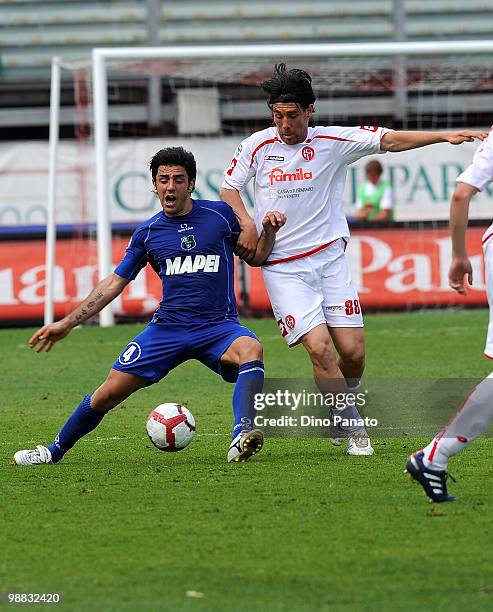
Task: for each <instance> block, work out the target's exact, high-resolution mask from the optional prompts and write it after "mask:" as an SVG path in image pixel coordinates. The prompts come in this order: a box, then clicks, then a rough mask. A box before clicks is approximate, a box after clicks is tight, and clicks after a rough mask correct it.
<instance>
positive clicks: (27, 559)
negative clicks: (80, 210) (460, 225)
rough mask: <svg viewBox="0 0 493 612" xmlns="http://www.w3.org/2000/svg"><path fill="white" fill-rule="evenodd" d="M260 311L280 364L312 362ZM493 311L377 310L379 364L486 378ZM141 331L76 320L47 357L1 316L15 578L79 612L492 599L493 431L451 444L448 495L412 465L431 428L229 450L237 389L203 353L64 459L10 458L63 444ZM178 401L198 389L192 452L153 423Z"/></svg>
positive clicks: (304, 367)
mask: <svg viewBox="0 0 493 612" xmlns="http://www.w3.org/2000/svg"><path fill="white" fill-rule="evenodd" d="M247 324H248V325H250V326H251V327H252V329H253V330H254V331H255V332H257V334H258V335H259V337H260V338H261V340H262V342H263V344H264V347H265V362H266V369H267V375H268V376H270V377H284V378H285V377H290V376H292V377H298V378H301V377H309V376H310V366H309V361H308V358H307V356H306V355H305V353H304V350H303V349H302V348H297V349H292V350H288V349H287V348H286V346H285V345H284V342H283V340H282V339H281V338H280V336H279V333H278V330H277V327H276V325H275V322H274V321H272V320H252V321H249V322H247ZM486 326H487V312H486V311H484V310H475V311H467V312H463V311H456V312H444V311H437V312H418V313H412V314H389V315H372V316H368V317H367V318H366V329H367V370H366V375H367V376H368V377H380V378H382V377H383V378H399V377H404V378H420V377H421V378H430V377H464V378H467V377H472V378H477V379H479V378H481V377H483V376H484V375H486V374H488V373H489V372H490V371H491V364H490V363H489V362H488V361H487V360H486V359H485V358H484V357H483V356H482V350H483V345H484V335H485V330H486ZM141 327H142V326H130V325H125V326H118V327H116V328H113V329H105V330H100V329H98V328H95V327H86V328H82V329H77V330H74V331H73V332H72V334H71V335H70V336H69V337H68V338H66V339H65V340H64V341H63V342H61V343H60V344H59V345H57V346H56V347H55V349H54V350H53V351H52V352H51V353H50V354H39V355H37V354H35V353H34V352H33V351H30V350H29V349H27V347H26V342H27V340H28V338H29V336H30V334H31V333H32V330H27V329H22V330H2V331H0V339H1V346H2V354H3V367H4V376H3V401H2V432H3V435H2V438H1V462H0V466H1V468H0V470H1V471H0V476H1V482H2V489H3V492H2V496H1V505H2V506H3V508H2V520H1V525H2V528H1V539H0V550H1V551H2V552H1V563H0V571H1V588H0V590H2V591H3V592H12V591H16V592H29V593H36V592H45V593H47V592H48V593H49V592H57V593H61V594H62V597H63V604H62V605H61V606H59V607H60V608H61V609H66V610H70V611H78V610H98V611H99V610H117V611H120V610H136V611H146V610H149V611H151V610H172V611H175V610H178V611H181V610H194V611H195V610H197V611H202V610H207V611H209V610H210V611H222V610H228V611H229V610H251V609H263V610H266V611H267V612H271V611H276V610H286V611H291V610H303V611H305V610H314V611H320V610H330V611H337V610H358V609H359V610H365V611H366V610H375V611H376V610H379V611H380V610H391V611H392V612H395V611H399V610H405V611H406V612H407V611H410V610H416V611H420V612H421V611H423V610H426V611H435V610H447V611H449V610H464V609H467V610H491V609H493V574H492V571H491V567H492V566H491V550H492V544H493V542H492V535H491V533H492V532H491V517H492V515H493V490H492V477H493V469H492V464H491V451H492V448H493V444H492V440H491V439H489V438H484V439H480V440H478V442H477V443H476V444H475V445H473V446H472V447H471V448H470V449H468V450H467V451H466V452H464V453H462V454H461V455H459V456H458V457H456V458H455V459H454V460H453V463H452V464H451V470H452V472H453V474H454V475H455V477H456V478H457V480H458V482H457V483H456V484H454V483H451V487H450V488H451V490H452V491H453V492H454V493H455V494H457V495H458V497H459V501H458V502H457V503H455V504H449V505H432V504H429V503H428V502H427V500H426V498H425V497H424V496H423V495H422V494H421V489H420V488H419V487H418V486H416V485H413V484H412V483H411V482H409V481H408V480H407V479H406V478H405V477H404V475H403V466H404V461H405V459H406V457H407V456H408V455H409V454H410V452H411V451H413V450H415V449H417V448H419V446H420V445H421V444H423V443H424V442H425V440H424V439H421V440H410V439H406V438H392V439H387V440H377V441H376V443H375V451H376V453H375V455H374V456H373V457H353V458H351V457H347V456H346V455H345V454H344V449H341V448H335V447H332V446H331V445H330V444H329V443H328V441H327V440H324V439H314V438H309V439H292V438H291V439H279V438H277V439H268V440H267V441H266V445H265V447H264V450H263V451H262V453H261V454H260V455H259V456H258V457H255V458H254V459H253V460H252V461H250V462H248V463H245V464H234V465H229V464H227V463H226V460H225V457H226V451H227V446H228V441H229V432H230V426H231V407H230V406H231V405H230V398H231V393H232V386H230V385H228V384H226V383H223V382H222V381H221V380H220V379H219V378H218V377H217V376H215V375H214V374H213V373H211V372H210V371H209V370H207V369H206V368H205V367H203V366H201V365H200V364H199V363H197V362H190V363H187V364H185V365H183V366H181V367H179V368H178V369H177V370H175V371H174V372H172V373H171V374H170V375H169V377H168V378H167V379H166V380H164V381H162V382H161V383H159V384H158V385H154V386H152V387H151V388H149V389H145V390H142V391H140V392H138V393H137V394H135V395H134V396H132V397H131V398H130V399H129V400H127V401H126V402H125V403H124V404H123V405H122V406H120V407H119V408H117V409H116V410H115V411H113V413H111V414H110V415H109V416H108V417H106V418H105V420H104V421H103V423H102V424H101V426H100V427H99V428H98V429H97V430H96V431H94V432H93V433H91V434H90V435H89V436H87V438H85V439H83V440H81V441H80V442H79V444H78V445H77V446H76V447H75V448H74V449H73V451H72V452H71V453H69V454H68V455H67V456H66V457H65V459H64V461H63V462H62V463H61V464H60V465H58V466H41V467H38V468H18V467H15V466H13V465H11V464H10V459H11V456H12V454H13V453H14V451H15V450H18V449H20V448H29V447H32V446H33V445H34V444H38V443H49V442H51V441H52V439H53V437H54V435H55V434H56V433H57V431H58V429H59V427H60V426H61V425H62V423H63V422H64V420H65V418H66V417H67V416H68V415H69V413H70V412H71V411H72V410H73V408H74V407H75V406H76V405H77V404H78V402H79V401H80V398H81V397H82V396H83V395H84V394H85V393H87V392H89V391H91V390H92V389H93V388H94V387H95V386H97V385H98V384H99V383H100V382H101V381H102V380H103V379H104V377H105V376H106V373H107V370H108V368H109V366H110V365H111V363H112V362H113V360H114V358H115V356H116V355H117V354H118V352H119V351H120V349H121V348H122V347H123V346H124V345H125V344H126V343H127V341H128V340H129V339H131V338H132V337H133V336H134V335H135V334H136V333H137V331H138V330H140V329H141ZM163 401H179V402H185V401H188V402H189V406H190V409H191V410H192V412H193V413H194V415H195V417H196V419H197V424H198V430H199V433H198V435H197V437H196V439H195V440H194V442H193V443H192V444H191V446H190V447H189V448H187V449H186V450H185V451H183V452H181V453H173V454H169V455H168V454H166V453H160V452H158V451H157V450H156V449H154V448H153V447H151V445H150V443H149V441H148V440H147V438H146V436H145V430H144V423H145V417H146V416H147V413H148V412H149V411H150V410H151V409H152V408H153V407H154V406H155V405H156V404H158V403H161V402H163ZM390 401H393V402H394V409H395V410H396V411H398V410H399V401H398V398H389V402H390ZM187 592H188V594H187ZM190 592H192V593H191V594H190ZM190 595H192V596H190ZM9 607H13V608H14V609H15V608H21V607H22V606H19V605H17V606H9ZM27 607H28V608H30V609H32V608H33V606H32V605H31V606H27Z"/></svg>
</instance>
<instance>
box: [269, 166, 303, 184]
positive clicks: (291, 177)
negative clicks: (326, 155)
mask: <svg viewBox="0 0 493 612" xmlns="http://www.w3.org/2000/svg"><path fill="white" fill-rule="evenodd" d="M311 178H313V172H305V171H304V170H303V168H297V169H296V170H295V171H294V172H284V170H283V169H282V168H272V170H271V171H270V173H269V181H270V184H271V185H274V183H284V182H285V181H306V180H308V179H311Z"/></svg>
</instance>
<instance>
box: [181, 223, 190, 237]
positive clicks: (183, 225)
mask: <svg viewBox="0 0 493 612" xmlns="http://www.w3.org/2000/svg"><path fill="white" fill-rule="evenodd" d="M191 230H193V225H188V224H187V223H180V229H179V230H178V233H179V234H181V232H190V231H191Z"/></svg>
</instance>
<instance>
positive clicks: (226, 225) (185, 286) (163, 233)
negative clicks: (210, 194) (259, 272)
mask: <svg viewBox="0 0 493 612" xmlns="http://www.w3.org/2000/svg"><path fill="white" fill-rule="evenodd" d="M239 233H240V226H239V223H238V220H237V218H236V215H235V214H234V212H233V209H232V208H231V207H230V206H229V205H228V204H226V203H225V202H211V201H209V200H193V207H192V210H191V211H190V212H189V213H188V214H186V215H181V216H177V217H169V216H167V215H166V214H165V213H164V212H159V213H158V214H157V215H154V217H151V219H149V220H148V221H146V222H145V223H142V224H141V225H139V227H138V228H137V229H136V230H135V232H134V234H133V236H132V238H131V239H130V242H129V244H128V247H127V250H126V253H125V257H124V258H123V259H122V261H121V262H120V264H119V265H118V266H117V268H116V269H115V274H118V275H119V276H122V277H123V278H128V279H130V280H133V279H134V278H135V277H136V276H137V274H138V273H139V272H140V270H141V269H142V268H143V267H144V266H145V265H146V264H147V263H149V264H150V265H151V266H152V267H153V269H154V270H155V271H156V273H157V274H158V275H159V276H160V278H161V280H162V283H163V298H162V300H161V303H160V304H159V308H158V309H157V311H156V314H158V315H159V316H160V317H162V318H163V319H164V320H166V321H169V322H174V323H189V324H193V323H194V322H198V323H204V322H208V321H224V320H232V319H233V320H234V319H237V317H238V310H237V308H236V299H235V294H234V258H233V249H234V248H235V246H236V241H237V239H238V235H239Z"/></svg>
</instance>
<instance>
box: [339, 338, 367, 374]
mask: <svg viewBox="0 0 493 612" xmlns="http://www.w3.org/2000/svg"><path fill="white" fill-rule="evenodd" d="M340 358H341V361H342V363H343V364H344V365H345V366H346V367H348V368H352V369H361V370H363V369H364V367H365V347H364V345H362V344H360V343H355V344H354V345H352V346H351V347H348V348H347V349H346V350H343V351H341V353H340Z"/></svg>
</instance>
